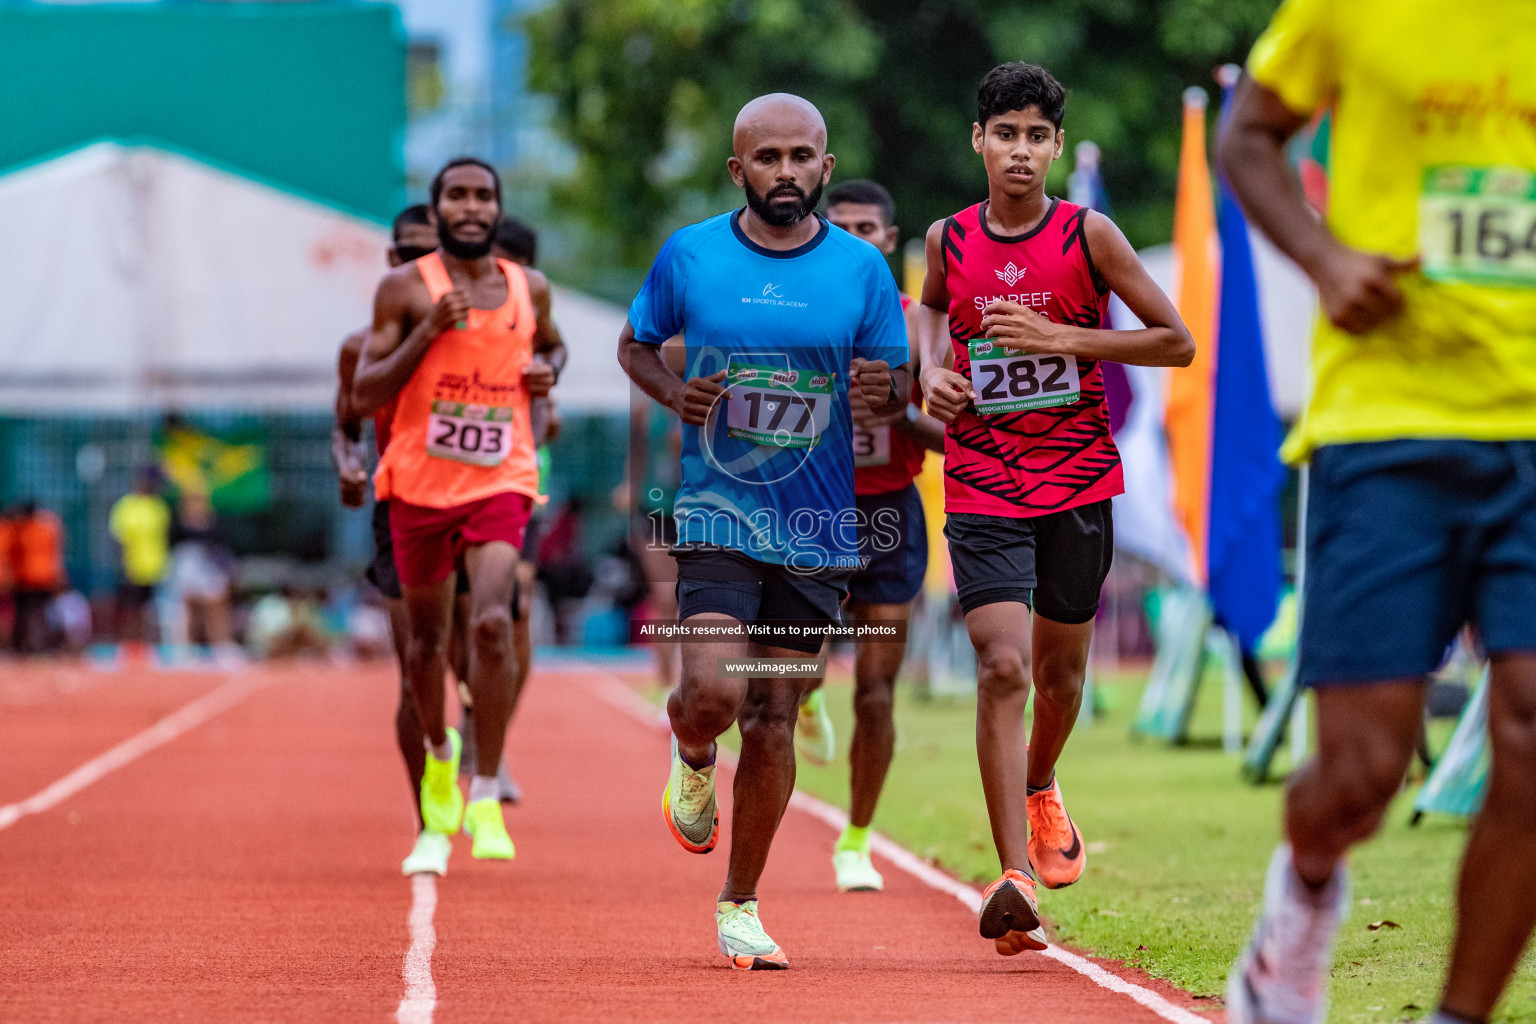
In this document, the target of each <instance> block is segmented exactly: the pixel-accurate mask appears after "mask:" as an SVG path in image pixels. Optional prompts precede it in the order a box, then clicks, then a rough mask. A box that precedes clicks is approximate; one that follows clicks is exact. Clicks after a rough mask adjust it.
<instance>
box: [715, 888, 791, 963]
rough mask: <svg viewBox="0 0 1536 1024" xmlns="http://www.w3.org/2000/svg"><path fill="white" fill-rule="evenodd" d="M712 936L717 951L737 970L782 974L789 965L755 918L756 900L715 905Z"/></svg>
mask: <svg viewBox="0 0 1536 1024" xmlns="http://www.w3.org/2000/svg"><path fill="white" fill-rule="evenodd" d="M715 933H716V935H717V937H718V939H719V943H720V952H722V953H724V954H725V955H726V956H728V957H730V958H731V966H732V967H734V968H735V969H736V970H738V971H782V970H784V969H785V968H787V967H788V966H789V957H787V956H785V955H784V951H783V950H782V949H780V948H779V944H778V943H777V942H774V941H773V940H772V939H770V938H769V937H768V933H767V932H765V931H763V923H762V922H761V921H759V920H758V919H757V900H747V901H746V902H745V903H735V902H732V901H727V902H725V903H718V904H716V905H715Z"/></svg>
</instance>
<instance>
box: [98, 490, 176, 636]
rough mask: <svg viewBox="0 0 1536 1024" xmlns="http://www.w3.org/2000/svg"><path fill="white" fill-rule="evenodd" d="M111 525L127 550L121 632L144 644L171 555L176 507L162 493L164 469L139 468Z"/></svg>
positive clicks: (114, 536) (121, 594) (120, 604)
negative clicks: (152, 606)
mask: <svg viewBox="0 0 1536 1024" xmlns="http://www.w3.org/2000/svg"><path fill="white" fill-rule="evenodd" d="M107 529H108V530H109V531H111V533H112V539H113V540H115V541H117V543H118V546H119V547H121V548H122V549H123V579H122V582H121V583H120V584H119V585H118V588H117V636H118V639H119V640H121V641H123V642H124V643H143V642H145V641H147V640H148V639H149V636H148V625H149V622H148V616H147V615H146V614H145V610H146V609H147V608H148V607H149V604H150V602H151V601H152V600H153V599H154V593H155V587H156V585H157V584H159V582H160V581H161V580H163V579H165V571H166V569H167V567H168V566H169V565H170V559H171V542H170V536H171V507H170V506H169V505H167V504H166V503H165V499H164V498H162V497H161V496H160V474H159V473H157V472H156V471H155V470H153V469H145V470H143V471H141V472H140V473H139V478H138V482H137V483H136V485H135V487H134V489H133V490H132V491H130V492H129V493H127V494H125V495H123V496H122V497H121V498H118V499H117V502H116V503H115V504H113V506H112V513H111V516H110V518H109V519H108V520H107Z"/></svg>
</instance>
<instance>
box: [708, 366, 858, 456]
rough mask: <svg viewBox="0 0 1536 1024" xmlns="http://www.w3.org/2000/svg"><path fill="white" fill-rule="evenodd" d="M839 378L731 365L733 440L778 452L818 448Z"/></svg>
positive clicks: (728, 419) (729, 426)
mask: <svg viewBox="0 0 1536 1024" xmlns="http://www.w3.org/2000/svg"><path fill="white" fill-rule="evenodd" d="M834 376H835V375H834V374H830V373H823V372H820V371H808V370H797V369H794V368H785V367H782V366H780V367H773V366H759V365H755V364H751V363H747V364H742V363H736V362H731V363H729V364H728V365H727V367H726V384H727V386H728V387H729V388H730V395H731V398H730V401H728V402H726V403H725V426H726V433H727V434H728V435H729V436H730V437H734V438H738V439H740V440H743V441H751V442H752V443H753V444H761V445H769V446H771V447H774V448H814V447H816V445H817V444H818V443H820V441H821V435H822V434H824V433H826V430H827V427H828V426H829V425H830V424H831V422H832V382H833V379H834Z"/></svg>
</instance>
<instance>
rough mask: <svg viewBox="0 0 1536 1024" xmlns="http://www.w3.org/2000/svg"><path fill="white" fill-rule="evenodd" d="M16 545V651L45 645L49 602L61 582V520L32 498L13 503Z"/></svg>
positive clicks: (27, 651)
mask: <svg viewBox="0 0 1536 1024" xmlns="http://www.w3.org/2000/svg"><path fill="white" fill-rule="evenodd" d="M11 529H12V533H13V541H12V542H13V544H14V545H15V547H14V551H15V560H14V563H13V564H14V565H15V579H16V634H15V640H14V642H15V646H16V653H17V654H41V653H42V652H43V651H45V650H47V649H48V602H49V601H51V600H52V599H53V595H54V594H57V593H58V592H59V590H60V589H61V588H63V586H64V524H63V523H62V522H60V521H59V517H58V516H56V515H54V514H53V513H52V512H50V511H49V510H47V509H45V508H39V507H38V505H37V502H35V501H24V502H22V503H21V504H20V505H18V506H17V507H16V513H15V515H14V516H13V517H12V520H11Z"/></svg>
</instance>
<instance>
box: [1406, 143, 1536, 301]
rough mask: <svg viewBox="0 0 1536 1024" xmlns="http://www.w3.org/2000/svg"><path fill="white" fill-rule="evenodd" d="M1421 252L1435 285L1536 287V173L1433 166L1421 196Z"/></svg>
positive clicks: (1502, 168) (1517, 169)
mask: <svg viewBox="0 0 1536 1024" xmlns="http://www.w3.org/2000/svg"><path fill="white" fill-rule="evenodd" d="M1419 251H1420V252H1421V253H1422V254H1423V257H1424V276H1425V277H1428V278H1430V279H1431V280H1434V281H1457V282H1467V283H1474V284H1491V285H1505V286H1510V287H1517V288H1536V173H1533V172H1531V171H1527V170H1522V169H1520V168H1518V167H1431V168H1430V169H1429V170H1427V171H1425V172H1424V187H1423V190H1422V191H1421V192H1420V193H1419Z"/></svg>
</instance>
